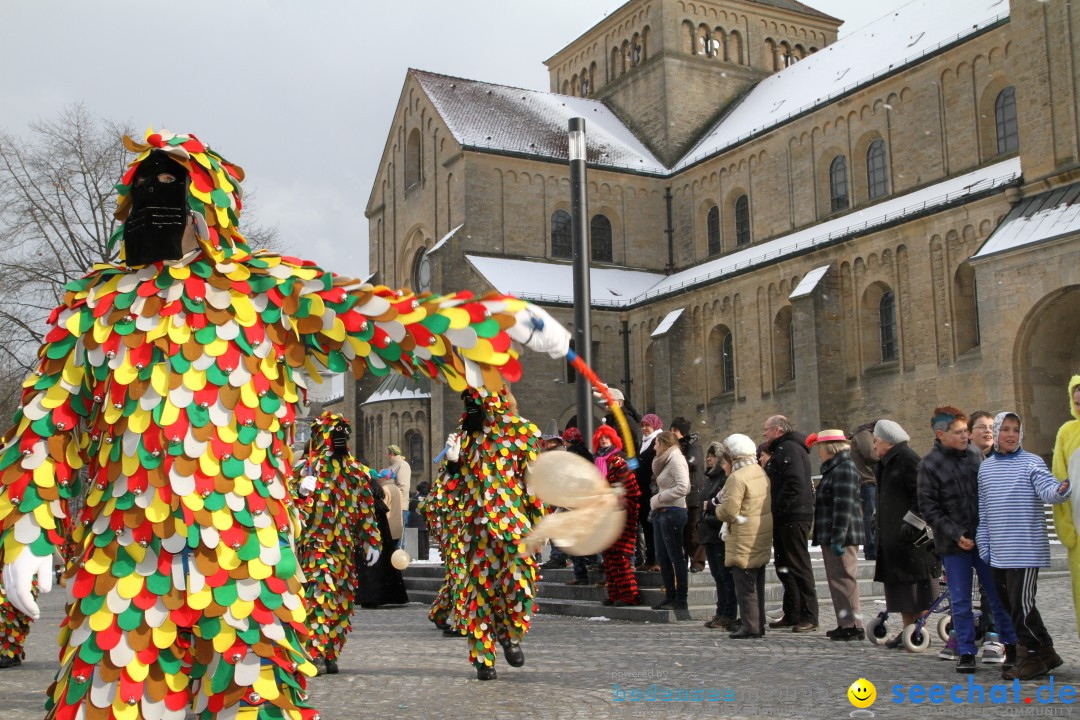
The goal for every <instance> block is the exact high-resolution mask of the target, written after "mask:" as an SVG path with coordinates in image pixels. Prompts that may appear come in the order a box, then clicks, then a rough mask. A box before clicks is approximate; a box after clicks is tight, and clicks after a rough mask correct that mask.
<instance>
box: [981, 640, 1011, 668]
mask: <svg viewBox="0 0 1080 720" xmlns="http://www.w3.org/2000/svg"><path fill="white" fill-rule="evenodd" d="M982 661H983V662H984V663H1004V662H1005V646H1004V645H1002V644H1001V643H999V642H991V641H987V642H984V643H983V647H982Z"/></svg>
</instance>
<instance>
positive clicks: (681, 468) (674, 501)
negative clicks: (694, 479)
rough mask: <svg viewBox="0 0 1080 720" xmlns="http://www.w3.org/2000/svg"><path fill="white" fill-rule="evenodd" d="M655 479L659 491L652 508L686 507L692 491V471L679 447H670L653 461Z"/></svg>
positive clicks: (654, 496) (653, 500)
mask: <svg viewBox="0 0 1080 720" xmlns="http://www.w3.org/2000/svg"><path fill="white" fill-rule="evenodd" d="M653 477H654V478H655V479H656V486H657V488H659V491H658V492H657V493H656V494H655V495H653V496H652V500H651V504H650V505H649V507H651V508H652V509H653V510H655V509H656V508H659V507H681V508H684V507H686V493H688V492H689V491H690V470H689V469H688V468H687V466H686V458H685V457H683V454H682V452H681V451H680V450H679V448H677V447H670V448H668V449H667V450H665V451H664V452H663V453H661V454H660V455H657V456H656V459H655V460H653Z"/></svg>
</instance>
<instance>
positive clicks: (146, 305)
mask: <svg viewBox="0 0 1080 720" xmlns="http://www.w3.org/2000/svg"><path fill="white" fill-rule="evenodd" d="M164 305H165V301H164V300H162V299H161V296H159V295H150V296H149V297H146V298H143V306H142V316H143V317H157V315H158V313H159V312H160V311H161V308H162V307H163V306H164Z"/></svg>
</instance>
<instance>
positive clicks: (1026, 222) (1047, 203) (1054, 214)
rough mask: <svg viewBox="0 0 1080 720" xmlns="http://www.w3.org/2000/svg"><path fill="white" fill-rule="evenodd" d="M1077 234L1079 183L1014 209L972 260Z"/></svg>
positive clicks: (1038, 196)
mask: <svg viewBox="0 0 1080 720" xmlns="http://www.w3.org/2000/svg"><path fill="white" fill-rule="evenodd" d="M1077 233H1080V183H1073V184H1072V185H1066V186H1064V187H1059V188H1057V189H1054V190H1048V191H1047V192H1044V193H1039V194H1038V195H1033V196H1032V197H1029V198H1027V199H1026V200H1023V201H1021V202H1018V203H1017V204H1016V205H1014V206H1013V208H1012V210H1010V211H1009V214H1008V215H1006V216H1005V219H1004V220H1002V221H1001V224H1000V225H998V227H997V229H996V230H994V232H993V233H991V234H990V237H988V238H987V239H986V242H985V243H983V246H982V247H981V248H979V252H977V253H976V254H975V257H977V258H982V257H986V256H988V255H995V254H997V253H1000V252H1005V251H1007V250H1015V249H1016V248H1020V247H1024V246H1026V245H1034V244H1035V243H1040V242H1042V241H1044V240H1053V239H1055V238H1059V237H1063V236H1065V235H1075V234H1077Z"/></svg>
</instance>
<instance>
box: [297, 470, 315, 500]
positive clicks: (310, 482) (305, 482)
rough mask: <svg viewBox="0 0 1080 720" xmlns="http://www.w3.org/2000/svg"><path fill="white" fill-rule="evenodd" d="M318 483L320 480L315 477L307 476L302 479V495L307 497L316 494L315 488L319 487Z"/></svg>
mask: <svg viewBox="0 0 1080 720" xmlns="http://www.w3.org/2000/svg"><path fill="white" fill-rule="evenodd" d="M318 482H319V481H318V479H317V478H316V477H315V476H314V475H305V476H304V477H303V478H301V479H300V494H301V495H302V496H304V497H307V496H308V495H310V494H311V493H313V492H315V486H316V485H318Z"/></svg>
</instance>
